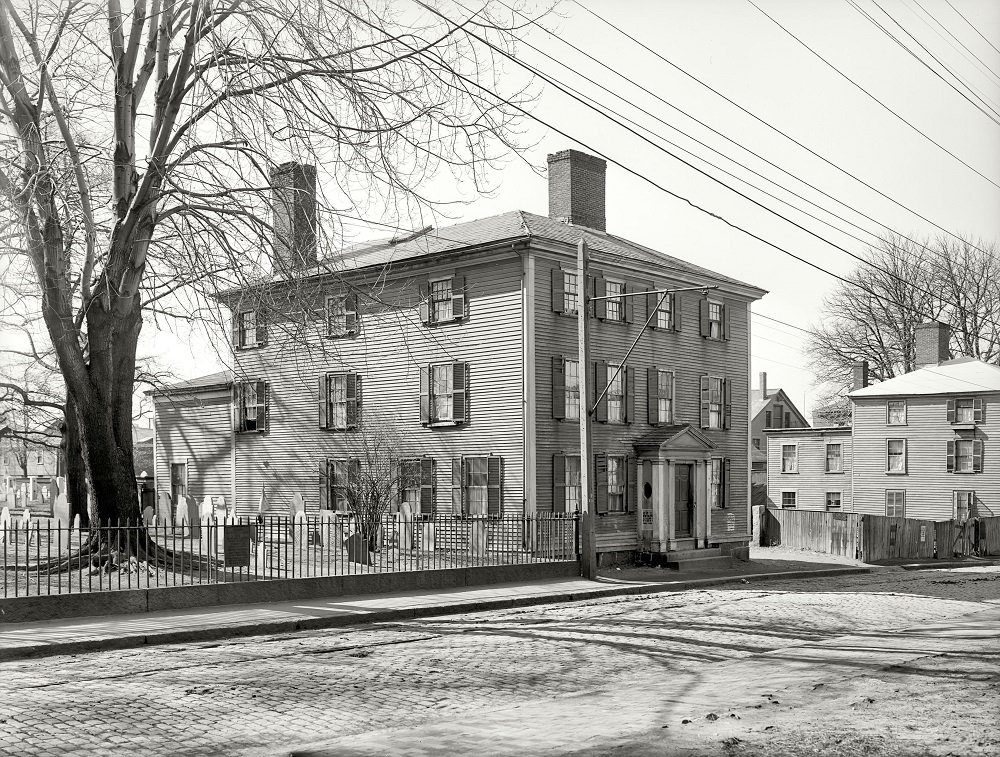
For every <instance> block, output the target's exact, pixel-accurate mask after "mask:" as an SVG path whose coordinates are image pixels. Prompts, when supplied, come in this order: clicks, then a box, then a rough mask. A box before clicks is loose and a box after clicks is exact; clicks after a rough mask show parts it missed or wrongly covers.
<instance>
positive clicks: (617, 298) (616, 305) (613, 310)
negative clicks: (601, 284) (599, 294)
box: [605, 280, 625, 321]
mask: <svg viewBox="0 0 1000 757" xmlns="http://www.w3.org/2000/svg"><path fill="white" fill-rule="evenodd" d="M606 294H607V296H608V297H610V298H611V299H608V300H605V303H606V304H607V319H608V320H609V321H624V320H625V298H624V297H622V296H621V295H623V294H625V284H624V283H623V282H621V281H610V280H608V282H607V290H606Z"/></svg>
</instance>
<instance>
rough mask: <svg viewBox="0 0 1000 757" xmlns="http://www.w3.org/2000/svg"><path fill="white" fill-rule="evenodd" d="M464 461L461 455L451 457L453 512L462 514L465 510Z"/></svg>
mask: <svg viewBox="0 0 1000 757" xmlns="http://www.w3.org/2000/svg"><path fill="white" fill-rule="evenodd" d="M462 466H463V461H462V458H460V457H453V458H452V459H451V514H452V515H462V514H463V513H464V512H465V486H464V484H465V476H464V475H463V470H462Z"/></svg>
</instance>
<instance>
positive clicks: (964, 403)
mask: <svg viewBox="0 0 1000 757" xmlns="http://www.w3.org/2000/svg"><path fill="white" fill-rule="evenodd" d="M975 413H976V407H975V402H974V400H971V399H967V398H966V399H957V400H955V423H974V422H975V417H976V415H975Z"/></svg>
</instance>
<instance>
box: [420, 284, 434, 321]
mask: <svg viewBox="0 0 1000 757" xmlns="http://www.w3.org/2000/svg"><path fill="white" fill-rule="evenodd" d="M417 291H418V292H419V293H420V307H419V308H418V310H419V312H420V322H421V323H422V324H424V325H425V326H426V325H427V324H429V323H430V322H431V303H430V300H429V299H428V298H429V297H430V285H429V284H428V283H427V282H426V281H424V282H421V284H420V287H419V289H418V290H417Z"/></svg>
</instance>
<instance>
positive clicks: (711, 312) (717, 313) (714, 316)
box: [708, 302, 722, 339]
mask: <svg viewBox="0 0 1000 757" xmlns="http://www.w3.org/2000/svg"><path fill="white" fill-rule="evenodd" d="M708 328H709V336H710V337H711V338H712V339H722V304H721V303H718V302H709V303H708Z"/></svg>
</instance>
